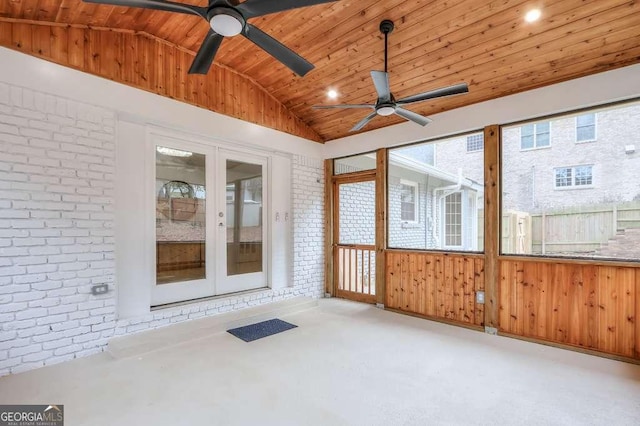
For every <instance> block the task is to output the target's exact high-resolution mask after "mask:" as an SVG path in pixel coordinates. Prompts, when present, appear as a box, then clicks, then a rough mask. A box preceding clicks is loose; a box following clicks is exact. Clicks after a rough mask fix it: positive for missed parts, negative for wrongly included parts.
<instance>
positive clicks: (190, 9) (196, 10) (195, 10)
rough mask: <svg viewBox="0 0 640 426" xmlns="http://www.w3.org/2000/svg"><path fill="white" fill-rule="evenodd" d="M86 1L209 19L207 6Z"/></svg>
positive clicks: (157, 1) (149, 0)
mask: <svg viewBox="0 0 640 426" xmlns="http://www.w3.org/2000/svg"><path fill="white" fill-rule="evenodd" d="M82 1H84V2H85V3H99V4H111V5H114V6H124V7H141V8H143V9H153V10H165V11H167V12H177V13H186V14H187V15H197V16H200V17H202V18H204V19H207V8H206V7H199V6H193V5H190V4H184V3H175V2H171V1H164V0H82Z"/></svg>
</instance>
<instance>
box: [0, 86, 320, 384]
mask: <svg viewBox="0 0 640 426" xmlns="http://www.w3.org/2000/svg"><path fill="white" fill-rule="evenodd" d="M115 128H116V114H115V112H113V111H108V110H105V109H101V108H98V107H95V106H91V105H87V104H83V103H79V102H75V101H72V100H68V99H64V98H59V97H54V96H51V95H48V94H44V93H39V92H35V91H32V90H29V89H25V88H20V87H12V86H8V85H6V84H3V83H0V376H2V375H6V374H9V373H17V372H21V371H26V370H29V369H33V368H38V367H41V366H44V365H49V364H54V363H58V362H63V361H67V360H71V359H74V358H78V357H82V356H86V355H90V354H94V353H97V352H101V351H103V350H104V349H105V347H106V344H107V342H108V340H109V338H111V337H113V336H115V335H124V334H129V333H135V332H138V331H142V330H147V329H152V328H157V327H162V326H165V325H169V324H172V323H177V322H180V321H185V320H190V319H195V318H200V317H204V316H208V315H215V314H218V313H223V312H228V311H232V310H236V309H242V308H245V307H249V306H254V305H259V304H263V303H268V302H271V301H277V300H282V299H285V298H288V297H293V296H297V295H307V296H312V297H320V296H321V295H322V294H323V287H324V275H323V273H324V272H323V271H324V268H323V264H324V263H323V261H324V258H323V226H324V221H323V207H322V205H323V167H322V162H321V161H320V160H312V159H308V158H305V157H300V156H298V157H295V158H294V161H293V216H294V232H293V244H294V262H293V274H292V275H293V286H292V287H288V288H285V289H279V290H264V291H259V292H255V293H251V294H245V295H238V296H233V297H229V298H224V299H216V300H211V301H205V302H198V303H194V304H190V305H186V306H180V307H175V308H169V309H163V310H158V311H153V312H151V313H149V314H148V315H145V316H144V317H140V318H133V319H120V320H119V319H118V318H117V317H116V298H115V292H114V290H115V286H116V283H115V264H114V259H115V253H114V247H115V244H114V243H115V242H114V193H113V191H114V189H113V188H114V184H115V160H114V158H115V137H116V136H115V130H114V129H115ZM98 283H107V284H109V287H110V292H109V293H108V294H106V295H103V296H93V295H91V293H90V288H91V286H92V285H93V284H98Z"/></svg>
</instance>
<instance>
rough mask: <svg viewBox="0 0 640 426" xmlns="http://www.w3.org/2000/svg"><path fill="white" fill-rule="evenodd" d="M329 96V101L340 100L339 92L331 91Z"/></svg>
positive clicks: (328, 93)
mask: <svg viewBox="0 0 640 426" xmlns="http://www.w3.org/2000/svg"><path fill="white" fill-rule="evenodd" d="M327 96H328V97H329V99H337V98H338V92H336V91H335V90H333V89H331V90H329V91H328V92H327Z"/></svg>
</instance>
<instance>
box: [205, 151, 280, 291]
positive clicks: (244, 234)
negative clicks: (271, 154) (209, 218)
mask: <svg viewBox="0 0 640 426" xmlns="http://www.w3.org/2000/svg"><path fill="white" fill-rule="evenodd" d="M218 164H219V170H220V171H219V174H218V176H219V179H220V182H219V183H216V187H217V188H218V192H219V195H218V200H219V202H220V204H221V206H220V209H219V210H218V211H217V214H216V216H217V217H216V219H217V222H218V223H217V228H218V230H217V234H218V236H217V240H218V246H217V249H218V253H219V254H220V255H219V256H216V257H217V266H218V273H217V278H218V279H217V280H216V294H227V293H235V292H238V291H244V290H251V289H257V288H264V287H266V286H267V280H266V265H267V263H266V259H267V256H268V254H267V249H266V247H267V246H268V245H267V244H266V242H265V241H266V235H267V226H268V223H267V220H266V217H267V215H266V212H267V211H268V208H267V196H266V189H267V188H268V184H267V159H266V158H263V157H260V156H256V155H251V154H245V153H240V152H232V151H224V150H221V151H220V156H219V163H218Z"/></svg>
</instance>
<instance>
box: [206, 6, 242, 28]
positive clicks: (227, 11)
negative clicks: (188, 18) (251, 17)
mask: <svg viewBox="0 0 640 426" xmlns="http://www.w3.org/2000/svg"><path fill="white" fill-rule="evenodd" d="M217 15H226V16H230V17H232V18H234V19H235V20H237V21H238V22H240V24H241V25H242V28H244V27H245V25H246V23H247V21H246V20H245V19H244V16H242V14H241V13H240V12H238V11H237V10H235V9H234V8H232V7H225V6H216V7H212V8H211V9H209V10H208V11H207V18H208V19H209V22H211V20H212V19H213V17H214V16H217Z"/></svg>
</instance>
